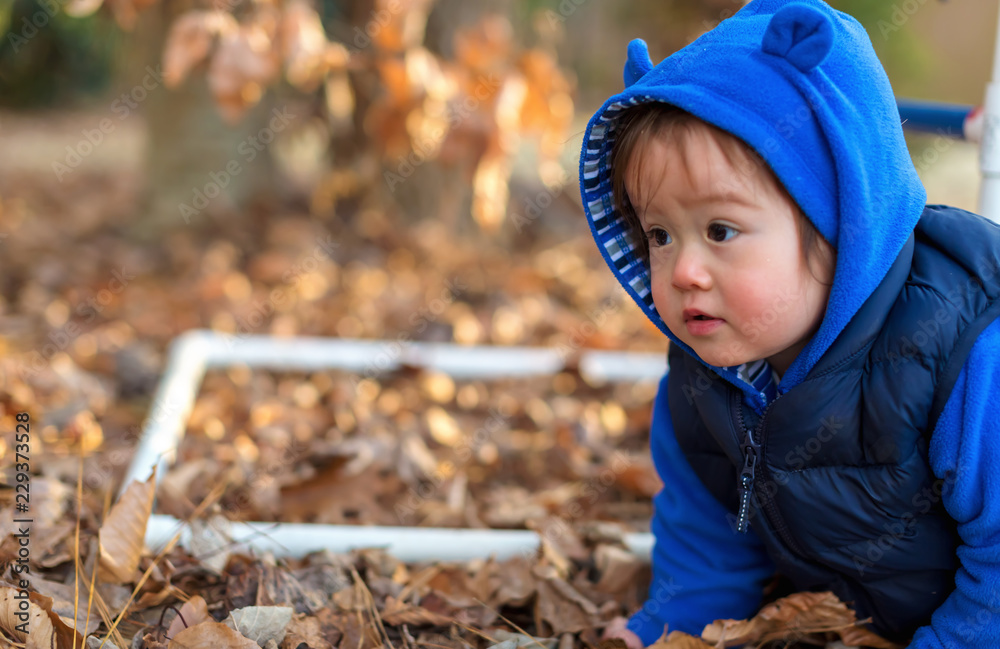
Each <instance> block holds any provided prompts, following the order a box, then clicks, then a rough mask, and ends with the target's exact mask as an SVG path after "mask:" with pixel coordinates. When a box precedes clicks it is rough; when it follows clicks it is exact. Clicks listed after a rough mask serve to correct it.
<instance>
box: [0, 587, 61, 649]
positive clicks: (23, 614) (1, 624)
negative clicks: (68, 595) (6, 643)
mask: <svg viewBox="0 0 1000 649" xmlns="http://www.w3.org/2000/svg"><path fill="white" fill-rule="evenodd" d="M21 592H24V594H25V595H27V594H28V591H21ZM25 601H26V600H25V598H24V597H18V590H17V589H15V588H6V587H3V588H0V628H2V629H3V630H4V631H5V632H6V633H7V634H8V635H9V636H10V637H12V638H17V640H19V641H20V642H24V643H26V644H27V647H28V649H35V648H36V647H37V648H38V649H43V648H44V649H47V648H48V647H51V646H54V643H55V630H54V629H53V627H52V621H51V620H50V619H49V616H48V614H47V613H46V612H45V611H44V610H42V607H41V606H39V605H37V604H35V603H34V602H32V601H30V600H28V601H27V606H22V605H21V603H22V602H25ZM29 631H30V633H29Z"/></svg>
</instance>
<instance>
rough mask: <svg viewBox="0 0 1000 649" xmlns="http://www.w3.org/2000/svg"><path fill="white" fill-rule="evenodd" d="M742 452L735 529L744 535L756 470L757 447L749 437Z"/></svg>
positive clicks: (748, 517)
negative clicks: (738, 513) (738, 503)
mask: <svg viewBox="0 0 1000 649" xmlns="http://www.w3.org/2000/svg"><path fill="white" fill-rule="evenodd" d="M743 450H744V452H745V453H746V456H745V458H744V460H743V470H742V471H740V515H739V519H738V522H737V525H736V529H737V531H739V532H741V533H744V534H745V533H746V531H747V526H748V524H749V522H750V496H751V495H752V494H753V481H754V474H755V471H756V468H757V445H756V444H754V443H753V439H752V438H751V437H750V436H749V435H747V444H746V445H745V446H744V447H743Z"/></svg>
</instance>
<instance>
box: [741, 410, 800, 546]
mask: <svg viewBox="0 0 1000 649" xmlns="http://www.w3.org/2000/svg"><path fill="white" fill-rule="evenodd" d="M783 396H784V395H783V394H780V393H779V394H778V395H777V396H776V397H775V398H774V399H772V400H771V403H769V404H767V407H766V408H764V412H763V414H761V416H760V421H758V422H757V431H756V432H757V433H758V435H757V438H756V440H755V439H754V435H753V432H752V431H751V430H750V429H749V428H747V426H746V423H745V422H744V421H743V403H742V395H740V396H738V397H737V399H736V416H737V419H739V422H740V430H741V431H743V432H744V433H745V435H744V437H743V452H744V453H745V455H744V460H743V468H742V469H741V470H740V475H739V484H740V487H741V489H740V511H739V519H738V521H737V530H739V531H740V532H742V533H746V531H747V529H748V527H749V522H750V515H749V514H750V497H751V496H752V495H753V493H754V488H755V486H756V485H755V484H754V482H755V478H756V468H757V462H758V461H759V460H761V459H762V458H761V457H760V449H761V445H762V444H763V443H764V439H763V434H764V420H765V418H766V417H767V413H768V412H769V411H770V410H771V406H773V405H774V404H775V402H776V401H777V400H778V399H780V398H781V397H783ZM757 440H760V441H759V442H758V441H757ZM760 473H761V477H762V478H763V479H764V482H765V483H766V482H767V475H766V474H767V468H766V463H761V467H760ZM764 496H765V497H764V498H763V499H760V502H762V503H763V504H764V506H763V512H764V516H765V518H766V519H767V520H768V522H769V523H770V524H771V527H773V528H774V531H775V532H776V533H777V534H778V536H779V537H780V538H781V540H782V541H784V543H785V545H786V546H788V548H789V549H791V550H792V551H793V552H795V553H796V554H798V555H800V556H804V553H803V552H802V550H801V548H799V545H798V543H797V542H796V541H795V539H794V538H792V536H791V534H790V533H789V532H788V528H787V527H786V526H785V522H784V520H783V519H782V517H781V512H779V511H778V506H777V505H776V504H775V503H774V501H773V500H772V499H771V498H769V497H767V495H766V494H765V495H764ZM758 497H759V494H758Z"/></svg>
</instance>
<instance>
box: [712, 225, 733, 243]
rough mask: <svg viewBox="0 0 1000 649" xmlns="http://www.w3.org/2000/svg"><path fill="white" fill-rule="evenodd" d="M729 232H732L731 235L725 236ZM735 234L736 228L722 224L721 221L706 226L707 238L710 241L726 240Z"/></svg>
mask: <svg viewBox="0 0 1000 649" xmlns="http://www.w3.org/2000/svg"><path fill="white" fill-rule="evenodd" d="M729 233H732V236H727V234H729ZM737 234H739V231H738V230H736V228H731V227H729V226H728V225H722V224H721V223H713V224H712V225H710V226H708V238H709V239H711V240H712V241H717V242H722V241H728V240H729V239H732V238H733V237H735V236H736V235H737Z"/></svg>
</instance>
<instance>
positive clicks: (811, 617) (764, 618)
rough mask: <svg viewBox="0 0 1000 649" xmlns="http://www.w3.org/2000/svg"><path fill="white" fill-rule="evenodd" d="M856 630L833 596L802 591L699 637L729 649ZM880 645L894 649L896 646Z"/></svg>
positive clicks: (851, 616) (854, 622)
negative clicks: (749, 616)
mask: <svg viewBox="0 0 1000 649" xmlns="http://www.w3.org/2000/svg"><path fill="white" fill-rule="evenodd" d="M859 628H860V627H859V626H858V622H857V616H856V615H855V613H854V611H853V610H851V609H850V608H848V606H847V604H845V603H843V602H841V601H840V600H839V599H838V598H837V596H836V595H834V594H833V593H831V592H829V591H824V592H820V593H813V592H802V593H794V594H792V595H789V596H788V597H783V598H781V599H779V600H776V601H774V602H771V603H770V604H768V605H766V606H764V607H763V608H762V609H761V610H760V611H759V612H758V613H757V615H755V616H754V617H752V618H750V619H749V620H716V621H715V622H712V623H711V624H709V625H707V626H706V627H705V628H704V629H703V630H702V632H701V637H702V639H703V640H705V641H706V642H709V643H711V644H714V645H717V646H719V647H723V646H727V647H728V646H734V645H739V644H746V643H754V642H756V643H765V642H770V641H773V640H781V639H789V638H796V639H801V638H802V637H803V636H807V635H809V634H813V633H827V632H833V633H837V634H838V635H841V636H842V633H843V632H845V631H847V632H852V633H857V629H859ZM867 633H868V634H870V635H866V636H865V637H866V640H867V639H872V640H877V641H881V642H883V643H887V642H888V641H886V640H883V639H882V638H879V637H878V636H877V635H875V634H874V633H871V632H870V631H869V632H867ZM882 646H884V647H886V649H894V648H895V647H896V646H897V645H893V644H891V643H888V644H886V645H882Z"/></svg>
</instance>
